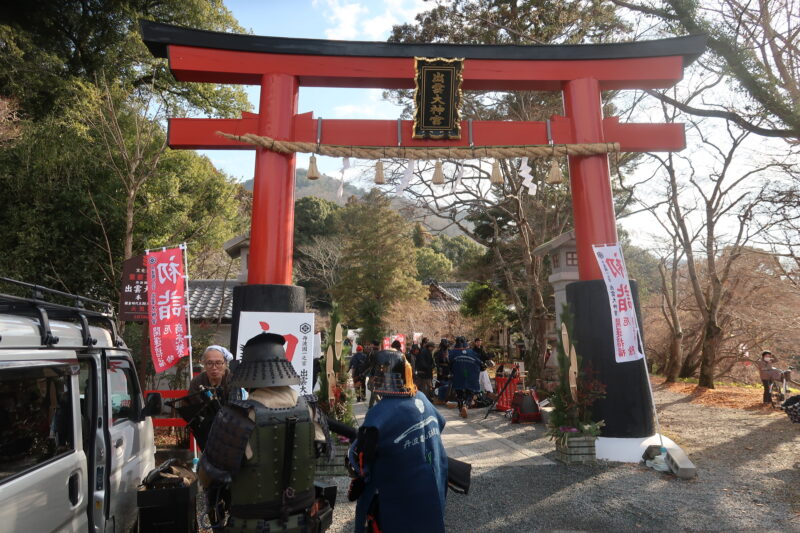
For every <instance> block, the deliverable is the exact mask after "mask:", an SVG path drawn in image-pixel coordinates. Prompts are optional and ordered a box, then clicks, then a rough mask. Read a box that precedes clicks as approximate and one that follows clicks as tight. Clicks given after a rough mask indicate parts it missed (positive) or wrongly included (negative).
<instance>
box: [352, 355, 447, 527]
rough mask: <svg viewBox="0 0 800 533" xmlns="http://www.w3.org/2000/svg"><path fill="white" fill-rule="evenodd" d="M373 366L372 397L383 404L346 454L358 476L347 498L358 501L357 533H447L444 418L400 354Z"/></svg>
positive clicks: (369, 416) (378, 359)
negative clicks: (416, 532) (411, 499)
mask: <svg viewBox="0 0 800 533" xmlns="http://www.w3.org/2000/svg"><path fill="white" fill-rule="evenodd" d="M375 365H376V369H375V373H374V377H373V379H374V380H375V381H374V383H375V391H374V392H376V393H378V394H380V395H381V401H380V402H379V403H377V404H376V405H375V406H374V407H371V408H370V409H369V411H367V415H366V417H365V418H364V423H363V424H362V425H361V427H360V428H359V429H358V437H357V438H356V440H355V442H353V444H352V445H351V447H350V451H349V453H348V462H349V466H350V470H351V475H353V476H354V478H353V480H352V481H351V483H350V490H349V491H348V498H349V499H350V501H354V500H356V499H358V503H357V504H356V520H355V533H365V532H369V533H374V532H380V533H408V532H409V531H420V532H422V531H424V532H426V533H443V532H444V504H445V492H446V491H447V454H446V452H445V449H444V446H443V445H442V439H441V433H442V430H443V429H444V424H445V420H444V417H442V415H441V414H439V412H438V411H437V410H436V409H435V408H434V407H433V405H431V403H430V401H428V399H427V398H426V397H425V395H424V394H422V393H419V392H417V390H416V387H415V386H414V380H413V373H412V371H411V365H410V364H409V363H408V362H407V361H406V360H405V358H404V357H403V355H402V354H401V353H400V352H396V351H394V350H382V351H380V352H378V354H377V356H376V358H375ZM412 496H413V500H414V505H413V512H409V509H410V508H409V501H410V500H409V497H412Z"/></svg>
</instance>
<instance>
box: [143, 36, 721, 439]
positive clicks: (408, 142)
mask: <svg viewBox="0 0 800 533" xmlns="http://www.w3.org/2000/svg"><path fill="white" fill-rule="evenodd" d="M141 30H142V35H143V38H144V42H145V43H146V44H147V46H148V47H149V49H150V50H151V52H152V53H153V54H154V55H155V56H157V57H166V58H168V59H169V67H170V69H171V71H172V73H173V74H174V76H175V78H176V79H178V80H180V81H190V82H211V83H226V84H250V85H259V86H260V87H261V95H260V101H259V113H258V114H253V113H244V114H243V115H242V117H241V118H239V119H196V118H173V119H170V121H169V145H170V146H171V147H172V148H187V149H234V150H241V149H245V150H256V165H255V180H254V190H253V215H252V225H251V231H250V252H249V265H248V284H249V285H248V287H251V289H250V290H244V289H246V288H242V289H243V290H242V291H240V293H239V295H238V296H237V297H238V299H239V300H240V301H239V302H236V301H235V302H234V308H235V309H239V310H245V309H248V310H275V311H280V310H283V311H290V310H302V308H300V304H299V303H298V302H297V301H295V300H297V299H298V298H299V299H300V302H302V298H301V297H300V296H299V295H298V294H296V293H292V292H291V291H289V292H287V291H286V290H284V291H283V292H280V294H277V293H275V290H279V289H278V287H276V286H283V287H284V288H285V289H288V288H289V287H287V286H289V285H290V284H291V279H292V249H293V242H292V240H293V225H294V183H295V165H294V163H295V160H294V156H293V155H283V154H279V153H276V152H273V151H269V150H266V149H263V148H256V147H255V146H253V145H249V144H245V143H241V142H238V141H235V140H230V139H226V138H223V137H221V136H219V135H218V134H217V132H218V131H223V132H226V133H231V134H235V135H243V134H246V133H255V134H257V135H260V136H267V137H271V138H274V139H279V140H293V141H305V142H317V121H316V120H315V119H314V117H313V116H312V114H311V113H306V114H298V112H297V101H298V91H299V88H300V87H301V86H307V87H349V88H383V89H410V88H413V87H414V57H428V58H435V57H445V58H455V57H458V58H464V68H463V85H462V89H463V90H491V91H519V90H544V91H561V92H562V94H563V98H564V116H556V117H553V120H552V140H553V141H554V142H555V143H556V144H573V143H597V142H601V143H605V142H618V143H620V146H621V151H625V152H653V151H676V150H681V149H683V148H684V147H685V137H684V130H683V125H682V124H625V123H620V122H619V120H618V119H617V118H615V117H607V118H603V116H602V105H601V91H607V90H618V89H658V88H667V87H671V86H672V85H674V84H675V83H677V82H678V81H680V80H681V79H682V77H683V69H684V67H685V66H686V65H688V64H689V63H691V62H692V61H693V60H694V59H696V58H697V57H698V56H699V55H700V54H701V53H702V52H703V50H704V49H705V37H704V36H689V37H680V38H673V39H662V40H656V41H644V42H637V43H616V44H603V45H545V46H516V45H456V44H408V43H385V42H352V41H325V40H319V39H289V38H278V37H263V36H252V35H236V34H226V33H218V32H209V31H201V30H193V29H187V28H180V27H176V26H171V25H166V24H158V23H153V22H148V21H142V23H141ZM472 128H473V139H472V140H473V142H474V144H475V146H480V147H483V146H489V147H491V146H496V145H514V144H547V143H548V141H549V139H548V136H547V132H546V124H545V123H544V122H501V121H475V122H474V123H473V126H472ZM462 131H466V121H465V123H463V124H462ZM401 132H402V133H401V137H402V139H401V140H402V144H403V146H409V147H414V146H436V147H445V146H469V139H467V138H466V135H463V136H462V139H460V140H417V139H413V138H412V121H403V122H402V124H401ZM323 142H324V144H336V145H351V146H352V145H358V146H396V145H397V144H398V126H397V121H392V120H325V121H324V131H323ZM568 159H569V170H570V172H569V175H570V184H571V191H572V200H573V211H574V220H575V235H576V241H577V249H578V265H579V275H580V279H581V280H582V281H587V282H588V281H591V280H600V279H601V278H602V276H601V273H600V270H599V267H598V265H597V263H596V261H595V259H594V253H593V251H592V245H594V244H607V243H615V242H617V232H616V219H615V214H614V208H613V203H612V196H611V184H610V177H609V170H608V158H607V156H606V155H605V154H601V155H593V156H570V157H569V158H568ZM257 287H262V288H263V290H261V289H258V288H257ZM267 287H272V288H271V289H267ZM604 290H605V289H604V288H603V290H602V291H601V295H602V296H603V297H607V296H606V295H605V292H604ZM265 291H266V292H265ZM279 291H280V290H279ZM290 293H291V294H293V296H289V295H290ZM287 297H289V298H290V299H292V300H293V301H294V303H293V304H291V305H288V304H286V305H284V304H281V303H279V302H278V301H277V300H278V299H280V298H287ZM264 298H266V299H268V300H270V301H271V303H267V304H265V303H263V299H264ZM257 300H258V301H257ZM273 300H275V301H273ZM287 305H288V307H287ZM605 307H606V312H607V308H608V306H607V304H606V306H605ZM575 318H576V323H577V322H579V318H580V317H579V316H577V314H576V317H575ZM234 320H235V319H234ZM236 329H237V328H236V325H235V324H234V340H235V335H236ZM577 329H580V328H577ZM608 329H610V328H608ZM576 335H577V336H578V339H579V340H580V336H581V334H580V333H579V332H576ZM588 344H594V342H592V341H590V342H588V343H586V344H585V345H584V349H588V348H586V345H588ZM611 351H612V359H613V346H612V349H611ZM583 355H584V358H586V354H583ZM593 361H594V359H593ZM623 366H625V365H623ZM634 366H636V367H637V368H638V367H640V365H634V364H632V363H628V364H627V367H628V368H629V369H630V368H632V367H634ZM639 371H640V372H641V368H639ZM615 372H616V371H615ZM615 372H612V374H615ZM616 374H618V373H616ZM616 374H615V375H616ZM626 375H627V374H626ZM623 379H628V378H624V376H623ZM614 380H615V379H614V378H612V381H614ZM607 384H608V385H609V389H610V388H611V383H607ZM626 387H630V384H629V383H628V384H626ZM636 394H643V393H642V392H641V391H638V390H637V392H636ZM646 395H647V397H648V398H649V392H647V393H646ZM609 396H612V395H611V394H609ZM612 399H613V398H612ZM607 403H610V404H612V405H613V404H616V403H618V402H616V401H611V402H607ZM646 409H647V410H649V403H648V404H647V405H646ZM641 416H642V417H643V422H641V423H639V421H637V422H636V423H635V424H634V425H635V426H636V428H634V429H633V430H631V429H630V424H627V423H623V424H621V426H625V427H624V428H621V429H616V428H613V427H612V428H610V429H609V426H613V424H609V422H608V420H607V421H606V422H607V426H606V427H607V431H608V432H610V433H612V435H611V436H629V434H631V433H637V434H638V433H642V432H647V431H649V432H650V433H648V434H652V421H650V422H648V420H649V419H651V418H652V415H648V414H646V413H645V414H643V415H641ZM637 417H638V416H637ZM614 433H621V434H622V435H615V434H614ZM631 436H632V435H631Z"/></svg>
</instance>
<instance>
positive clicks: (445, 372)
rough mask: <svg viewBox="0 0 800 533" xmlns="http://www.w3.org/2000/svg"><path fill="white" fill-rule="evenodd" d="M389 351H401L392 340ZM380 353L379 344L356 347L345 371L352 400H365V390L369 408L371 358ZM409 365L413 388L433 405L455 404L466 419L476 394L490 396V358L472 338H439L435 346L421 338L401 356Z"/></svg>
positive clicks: (491, 389)
mask: <svg viewBox="0 0 800 533" xmlns="http://www.w3.org/2000/svg"><path fill="white" fill-rule="evenodd" d="M391 349H392V350H394V351H397V352H401V353H402V352H403V350H402V344H401V343H400V341H398V340H395V341H393V343H392V345H391ZM379 351H380V342H379V341H376V340H375V341H372V342H371V343H370V344H368V345H366V348H365V347H363V346H361V345H357V346H356V348H355V351H354V352H353V355H352V357H351V358H350V365H349V371H350V373H351V375H352V378H353V385H354V388H355V391H356V392H355V396H356V401H357V402H361V401H366V399H367V390H370V391H371V392H373V394H371V395H370V398H369V400H370V407H371V406H372V405H373V404H374V403H375V401H376V399H377V396H378V395H377V394H376V393H374V390H373V387H372V386H371V385H370V381H371V380H372V378H373V377H374V369H375V364H374V360H373V359H374V355H376V354H377V353H378V352H379ZM403 355H404V356H405V359H406V361H408V363H409V365H410V366H411V373H412V376H413V380H414V385H415V386H416V388H417V389H418V390H419V391H420V392H421V393H422V394H424V395H425V397H426V398H428V399H429V400H430V401H431V402H433V403H435V404H445V403H447V401H448V400H450V399H455V401H456V402H457V406H458V410H459V413H460V414H461V416H462V417H464V418H466V417H467V416H468V412H469V408H470V407H471V406H472V405H473V403H474V401H475V398H476V397H477V396H479V395H488V394H492V393H493V392H494V391H493V387H492V382H491V380H490V379H489V374H488V372H487V368H489V367H491V366H493V364H494V363H493V362H492V360H491V355H490V354H489V353H488V352H487V351H486V350H485V349H484V347H483V341H482V340H481V339H480V338H476V339H474V340H473V341H472V343H471V344H470V343H468V342H467V340H466V338H465V337H463V336H458V337H456V338H455V339H454V341H450V340H449V339H447V338H442V339H441V340H440V341H439V344H438V346H437V344H436V343H435V342H431V341H429V340H428V339H427V338H423V339H422V340H421V342H420V343H419V344H417V343H415V344H412V345H411V347H410V348H409V349H408V350H407V351H406V353H403Z"/></svg>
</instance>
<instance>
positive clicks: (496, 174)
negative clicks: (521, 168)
mask: <svg viewBox="0 0 800 533" xmlns="http://www.w3.org/2000/svg"><path fill="white" fill-rule="evenodd" d="M489 181H491V182H492V184H493V185H502V183H503V174H502V173H500V161H498V160H497V159H495V160H494V163H492V175H491V177H490V178H489Z"/></svg>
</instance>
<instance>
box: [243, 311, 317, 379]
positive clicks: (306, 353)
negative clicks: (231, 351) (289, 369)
mask: <svg viewBox="0 0 800 533" xmlns="http://www.w3.org/2000/svg"><path fill="white" fill-rule="evenodd" d="M264 332H267V333H277V334H278V335H283V336H284V337H285V338H286V344H285V345H284V348H285V349H286V359H288V360H289V361H290V362H291V363H292V366H293V367H294V369H295V370H296V371H297V374H298V375H299V376H300V385H292V388H293V389H294V390H296V391H297V392H299V393H300V394H311V380H312V376H313V373H314V372H313V370H312V363H313V361H314V313H273V312H266V311H265V312H261V311H242V312H241V314H240V315H239V335H238V341H239V342H237V343H236V359H237V360H241V358H242V348H243V347H244V345H245V343H247V341H249V340H250V339H251V338H253V337H255V336H256V335H260V334H261V333H264Z"/></svg>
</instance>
